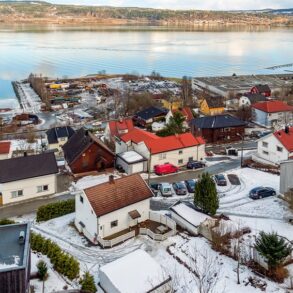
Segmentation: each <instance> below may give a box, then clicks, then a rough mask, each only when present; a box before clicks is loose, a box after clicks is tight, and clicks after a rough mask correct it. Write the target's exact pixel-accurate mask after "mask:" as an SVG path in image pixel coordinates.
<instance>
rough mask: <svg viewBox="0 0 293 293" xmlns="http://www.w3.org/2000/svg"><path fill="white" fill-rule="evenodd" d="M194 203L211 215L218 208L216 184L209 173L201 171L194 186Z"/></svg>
mask: <svg viewBox="0 0 293 293" xmlns="http://www.w3.org/2000/svg"><path fill="white" fill-rule="evenodd" d="M194 204H195V206H197V207H198V208H199V209H201V210H202V211H203V212H204V213H207V214H211V215H215V214H216V212H217V209H218V208H219V199H218V194H217V188H216V184H215V182H214V180H213V179H212V178H211V176H210V175H209V173H203V174H202V176H201V178H200V179H199V180H198V182H197V184H196V186H195V192H194Z"/></svg>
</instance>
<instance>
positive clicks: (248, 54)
mask: <svg viewBox="0 0 293 293" xmlns="http://www.w3.org/2000/svg"><path fill="white" fill-rule="evenodd" d="M288 63H293V28H291V29H289V28H277V29H269V28H256V29H255V28H253V29H250V28H240V29H239V28H230V29H228V30H227V29H222V28H217V29H211V28H208V29H206V28H205V29H203V28H197V29H186V28H185V29H182V28H180V29H178V28H160V27H135V26H129V27H128V26H121V27H105V26H83V27H80V26H78V27H77V26H75V27H69V26H54V25H49V26H37V25H34V26H27V25H26V26H12V25H11V26H9V25H0V107H1V106H3V105H4V104H5V105H7V104H8V102H9V103H10V102H11V101H10V100H9V99H10V98H14V93H13V91H12V88H11V85H10V82H11V80H19V79H23V78H26V77H27V76H28V75H29V74H30V73H31V72H34V73H42V74H43V75H46V76H50V77H51V76H52V77H55V76H59V77H63V76H70V77H71V76H80V75H87V74H92V73H97V72H99V71H101V70H106V72H107V73H131V72H138V73H141V74H148V73H150V72H151V71H153V70H156V71H158V72H160V73H161V74H162V75H165V76H174V77H181V76H183V75H188V76H213V75H214V76H215V75H231V74H233V73H236V74H255V73H281V72H282V73H285V72H286V71H285V70H288V71H289V70H291V71H293V67H288V68H282V69H281V70H278V71H272V70H268V69H266V68H267V67H270V66H274V65H281V64H288Z"/></svg>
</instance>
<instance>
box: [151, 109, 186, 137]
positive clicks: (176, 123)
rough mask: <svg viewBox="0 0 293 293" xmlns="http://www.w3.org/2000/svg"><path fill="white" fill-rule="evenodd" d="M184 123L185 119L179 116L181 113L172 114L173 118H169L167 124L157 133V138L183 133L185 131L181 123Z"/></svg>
mask: <svg viewBox="0 0 293 293" xmlns="http://www.w3.org/2000/svg"><path fill="white" fill-rule="evenodd" d="M184 121H185V117H184V116H183V115H182V114H181V112H179V111H176V112H175V113H174V114H173V117H170V120H169V123H168V124H167V125H166V127H165V128H164V129H162V130H160V131H158V132H157V135H158V136H162V137H164V136H170V135H174V134H181V133H184V131H185V129H184V126H183V123H184Z"/></svg>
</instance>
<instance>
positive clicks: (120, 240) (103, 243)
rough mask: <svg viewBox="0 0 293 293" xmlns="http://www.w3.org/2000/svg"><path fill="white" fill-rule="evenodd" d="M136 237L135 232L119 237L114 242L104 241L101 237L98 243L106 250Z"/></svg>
mask: <svg viewBox="0 0 293 293" xmlns="http://www.w3.org/2000/svg"><path fill="white" fill-rule="evenodd" d="M134 236H135V231H131V232H128V233H126V234H123V235H121V236H118V237H116V238H114V239H112V240H104V239H102V238H101V237H98V242H99V244H100V245H101V246H102V247H103V248H106V247H112V246H114V245H116V244H118V243H120V242H124V241H126V240H128V239H130V238H132V237H134Z"/></svg>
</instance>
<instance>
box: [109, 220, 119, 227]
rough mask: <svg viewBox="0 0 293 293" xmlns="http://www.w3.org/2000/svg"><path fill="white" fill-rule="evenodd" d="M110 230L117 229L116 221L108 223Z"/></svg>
mask: <svg viewBox="0 0 293 293" xmlns="http://www.w3.org/2000/svg"><path fill="white" fill-rule="evenodd" d="M110 226H111V229H113V228H116V227H118V220H115V221H112V222H111V223H110Z"/></svg>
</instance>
